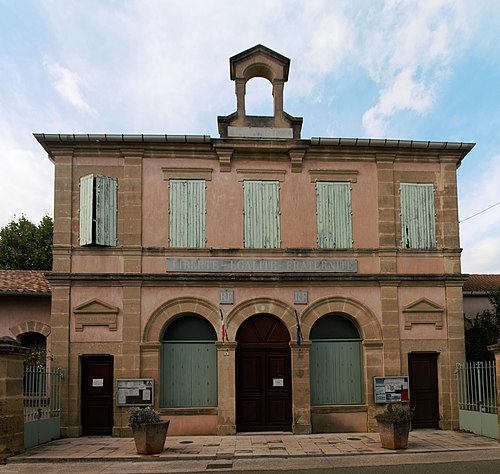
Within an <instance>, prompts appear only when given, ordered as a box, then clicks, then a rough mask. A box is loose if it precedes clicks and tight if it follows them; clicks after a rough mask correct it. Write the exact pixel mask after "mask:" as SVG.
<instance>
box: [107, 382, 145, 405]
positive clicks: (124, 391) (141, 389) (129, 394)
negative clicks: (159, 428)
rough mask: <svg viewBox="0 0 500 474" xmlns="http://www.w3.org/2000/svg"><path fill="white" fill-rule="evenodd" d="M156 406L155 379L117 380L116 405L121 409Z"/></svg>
mask: <svg viewBox="0 0 500 474" xmlns="http://www.w3.org/2000/svg"><path fill="white" fill-rule="evenodd" d="M153 404H154V382H153V379H117V380H116V405H117V406H119V407H127V406H128V407H129V406H149V405H153Z"/></svg>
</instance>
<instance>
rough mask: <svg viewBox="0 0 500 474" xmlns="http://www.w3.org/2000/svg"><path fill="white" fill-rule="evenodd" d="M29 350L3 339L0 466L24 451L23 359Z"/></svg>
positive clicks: (0, 355)
mask: <svg viewBox="0 0 500 474" xmlns="http://www.w3.org/2000/svg"><path fill="white" fill-rule="evenodd" d="M28 353H29V349H28V348H26V347H22V346H21V345H20V344H19V342H17V341H16V340H15V339H13V338H11V337H8V336H4V337H0V420H1V422H0V463H1V462H2V461H3V460H4V459H6V458H7V457H9V456H13V455H14V454H17V453H20V452H22V451H24V402H23V400H24V399H23V375H24V366H23V359H24V356H25V355H26V354H28Z"/></svg>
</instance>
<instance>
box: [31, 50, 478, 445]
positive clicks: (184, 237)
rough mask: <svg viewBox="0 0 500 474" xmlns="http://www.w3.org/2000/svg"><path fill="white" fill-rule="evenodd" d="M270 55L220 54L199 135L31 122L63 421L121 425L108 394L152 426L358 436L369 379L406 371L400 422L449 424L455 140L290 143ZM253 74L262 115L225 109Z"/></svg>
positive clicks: (458, 315) (294, 131)
mask: <svg viewBox="0 0 500 474" xmlns="http://www.w3.org/2000/svg"><path fill="white" fill-rule="evenodd" d="M289 64H290V61H289V60H288V59H287V58H285V57H284V56H281V55H280V54H278V53H276V52H274V51H272V50H270V49H268V48H266V47H264V46H261V45H259V46H255V47H254V48H251V49H249V50H247V51H244V52H242V53H240V54H238V55H236V56H234V57H232V58H231V59H230V71H231V72H230V74H231V79H232V80H233V81H234V82H235V88H236V98H237V111H236V112H235V113H233V114H232V115H229V116H225V117H219V118H218V123H219V132H220V137H219V138H211V137H209V136H189V135H186V136H172V135H110V134H107V135H85V134H83V135H60V134H58V135H47V134H37V135H35V137H36V139H37V140H38V141H39V142H40V144H41V145H42V147H43V148H44V149H45V150H46V151H47V153H48V154H49V157H50V159H51V160H52V161H53V162H54V164H55V216H54V262H53V271H52V272H51V273H50V274H48V279H49V281H50V284H51V287H52V314H51V331H52V332H51V335H52V341H51V342H52V344H51V351H52V356H53V360H54V362H53V363H54V365H57V366H60V367H62V368H63V370H64V371H65V373H66V374H67V376H65V379H64V398H63V413H64V418H63V422H62V426H63V427H62V430H63V433H64V434H66V435H68V436H79V435H81V434H82V433H84V434H85V433H87V434H93V433H96V434H98V433H112V434H113V435H116V436H123V435H127V434H129V429H128V427H127V408H126V407H125V406H121V405H122V404H123V403H122V402H123V401H125V400H128V399H127V397H128V396H130V397H132V398H131V400H132V399H135V400H136V399H137V398H134V397H138V396H139V397H141V396H143V397H144V398H145V400H144V401H146V402H148V401H149V397H151V403H153V404H154V406H155V407H156V408H158V409H159V410H160V411H161V412H162V414H163V415H164V416H165V417H168V418H170V420H171V425H170V427H171V429H170V431H169V433H170V434H172V435H174V434H222V435H224V434H233V433H235V432H239V431H275V430H280V431H282V430H285V431H293V432H294V433H310V432H334V431H358V432H359V431H369V430H373V429H374V427H375V424H374V423H375V422H374V420H373V416H374V414H375V413H376V412H377V410H378V409H380V408H381V406H383V405H381V404H379V403H376V402H375V396H374V390H375V387H374V377H378V376H386V377H389V376H394V378H393V380H392V384H395V385H391V386H388V387H383V390H387V391H388V395H387V396H388V397H389V398H390V397H391V396H392V397H393V399H396V398H397V396H398V395H397V393H401V389H402V388H403V390H404V389H405V387H406V386H405V387H401V386H398V385H401V384H402V382H401V383H400V382H398V377H399V376H401V377H402V376H408V375H409V376H410V385H409V395H410V398H411V400H412V403H413V404H414V406H415V408H416V411H415V414H416V419H415V425H416V426H434V427H438V426H439V427H441V428H443V429H453V428H456V427H457V419H458V412H457V403H456V392H455V383H454V379H453V368H454V365H455V363H456V362H458V361H463V360H464V329H463V308H462V286H463V283H464V277H463V276H462V274H461V270H460V245H459V234H458V217H457V214H458V212H457V185H456V170H457V167H458V166H459V165H460V162H461V160H462V159H463V158H464V157H465V155H466V154H467V153H468V152H469V151H470V150H471V149H472V147H473V144H470V143H449V142H420V141H411V140H380V139H376V140H375V139H344V138H311V139H302V138H301V136H300V131H301V125H302V119H301V118H297V117H292V116H290V115H289V114H287V113H286V112H284V110H283V88H284V84H285V82H286V81H287V80H288V72H289ZM254 77H264V78H266V79H267V80H269V81H270V82H271V84H272V87H273V100H274V115H273V116H272V117H254V116H248V115H247V114H246V113H245V86H246V84H247V82H248V81H249V80H251V79H252V78H254ZM131 379H145V381H144V383H142V384H140V385H133V383H132V384H131V385H126V384H125V385H120V386H121V387H123V386H125V387H129V388H128V389H126V390H125V391H124V392H121V395H120V394H119V395H117V393H118V391H117V389H118V388H119V387H118V385H119V383H120V384H123V381H127V380H128V381H130V380H131ZM149 379H152V381H153V382H152V383H153V387H154V393H151V392H148V393H147V395H145V393H146V391H144V390H143V389H144V388H145V387H146V385H145V384H146V383H147V381H148V380H149ZM403 380H404V379H402V378H401V381H403ZM403 385H404V384H403ZM406 388H407V387H406ZM127 390H128V391H127ZM391 391H392V392H394V394H393V395H391V394H390V392H391ZM121 398H123V399H121ZM389 398H388V399H389Z"/></svg>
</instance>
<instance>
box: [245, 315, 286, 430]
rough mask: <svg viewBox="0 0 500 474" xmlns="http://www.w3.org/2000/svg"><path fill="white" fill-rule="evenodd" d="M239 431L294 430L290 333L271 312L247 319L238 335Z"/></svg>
mask: <svg viewBox="0 0 500 474" xmlns="http://www.w3.org/2000/svg"><path fill="white" fill-rule="evenodd" d="M236 341H237V342H238V346H237V348H236V429H237V431H291V429H292V381H291V353H290V333H289V332H288V329H287V328H286V326H285V325H284V324H283V323H282V322H281V321H280V320H279V319H278V318H275V317H274V316H272V315H270V314H258V315H255V316H252V317H251V318H249V319H247V320H246V321H245V322H244V323H243V324H242V325H241V326H240V328H239V329H238V332H237V334H236Z"/></svg>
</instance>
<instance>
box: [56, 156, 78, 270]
mask: <svg viewBox="0 0 500 474" xmlns="http://www.w3.org/2000/svg"><path fill="white" fill-rule="evenodd" d="M52 158H53V159H54V163H55V173H54V235H53V239H54V240H53V263H52V268H53V271H55V272H69V271H71V252H70V248H71V245H72V244H73V242H72V237H73V231H74V230H75V232H76V236H78V229H73V225H74V224H73V205H72V190H73V189H72V186H73V181H74V177H73V150H72V149H71V148H68V149H60V150H57V152H56V151H54V152H52ZM75 183H76V185H77V186H78V180H77V179H76V178H75ZM75 222H76V224H77V223H78V220H76V221H75ZM76 224H75V225H76ZM76 238H78V237H76ZM74 244H75V245H78V241H77V242H75V243H74Z"/></svg>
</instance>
